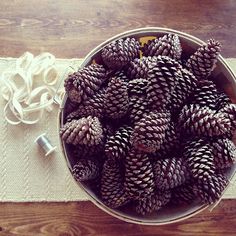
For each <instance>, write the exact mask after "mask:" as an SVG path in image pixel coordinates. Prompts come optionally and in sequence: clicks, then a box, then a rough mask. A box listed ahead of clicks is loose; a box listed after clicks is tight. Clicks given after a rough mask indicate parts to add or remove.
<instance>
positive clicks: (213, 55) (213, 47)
mask: <svg viewBox="0 0 236 236" xmlns="http://www.w3.org/2000/svg"><path fill="white" fill-rule="evenodd" d="M220 48H221V45H220V43H219V42H217V41H215V40H214V39H210V40H208V41H207V44H206V45H202V46H201V47H200V48H198V50H197V51H196V52H195V53H194V54H193V55H192V56H191V57H190V58H189V59H188V60H187V63H186V66H187V68H188V69H189V70H190V71H191V72H192V73H193V74H194V75H195V76H196V77H197V79H206V78H207V77H208V76H209V75H210V74H211V72H212V71H213V70H214V68H215V66H216V62H217V59H218V56H219V53H220Z"/></svg>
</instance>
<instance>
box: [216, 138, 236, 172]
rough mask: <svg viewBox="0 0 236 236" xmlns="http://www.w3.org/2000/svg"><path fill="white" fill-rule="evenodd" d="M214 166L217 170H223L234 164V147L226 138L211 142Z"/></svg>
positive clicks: (235, 161)
mask: <svg viewBox="0 0 236 236" xmlns="http://www.w3.org/2000/svg"><path fill="white" fill-rule="evenodd" d="M212 149H213V155H214V164H215V166H216V168H217V169H225V168H228V167H231V166H232V165H233V164H234V163H236V146H235V145H234V143H233V142H232V141H231V140H229V139H227V138H219V139H217V140H215V141H213V142H212Z"/></svg>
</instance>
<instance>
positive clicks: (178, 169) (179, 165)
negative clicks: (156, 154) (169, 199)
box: [153, 157, 189, 190]
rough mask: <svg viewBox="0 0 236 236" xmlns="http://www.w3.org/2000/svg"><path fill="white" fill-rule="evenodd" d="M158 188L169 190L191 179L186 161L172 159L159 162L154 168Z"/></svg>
mask: <svg viewBox="0 0 236 236" xmlns="http://www.w3.org/2000/svg"><path fill="white" fill-rule="evenodd" d="M153 172H154V178H155V184H156V188H157V189H160V190H168V189H171V188H174V187H176V186H179V185H181V184H183V183H184V182H185V181H186V179H188V178H189V172H188V168H187V165H186V162H185V160H183V159H182V158H176V157H173V158H170V159H164V160H157V161H156V162H155V163H154V166H153Z"/></svg>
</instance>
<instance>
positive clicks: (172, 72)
mask: <svg viewBox="0 0 236 236" xmlns="http://www.w3.org/2000/svg"><path fill="white" fill-rule="evenodd" d="M180 67H181V66H180V64H179V63H178V62H176V61H175V60H173V59H170V58H169V57H165V56H158V57H157V62H156V63H152V65H151V66H150V68H149V71H148V87H147V100H148V101H149V102H150V104H151V105H152V106H153V108H155V109H162V108H163V107H165V106H166V105H167V104H168V103H169V102H170V98H171V94H172V92H173V91H174V88H175V86H176V83H177V82H176V81H177V80H178V76H179V75H177V73H178V70H179V68H180Z"/></svg>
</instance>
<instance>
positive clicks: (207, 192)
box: [193, 174, 228, 204]
mask: <svg viewBox="0 0 236 236" xmlns="http://www.w3.org/2000/svg"><path fill="white" fill-rule="evenodd" d="M227 185H228V180H227V179H226V178H225V177H224V176H223V175H220V174H218V175H213V176H210V177H209V178H204V179H200V180H198V182H197V183H196V184H195V185H194V186H193V191H194V193H195V195H196V196H198V197H199V198H200V200H201V202H202V203H207V204H212V203H214V202H216V201H217V200H218V199H220V197H221V195H222V192H223V191H224V189H225V187H226V186H227Z"/></svg>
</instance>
